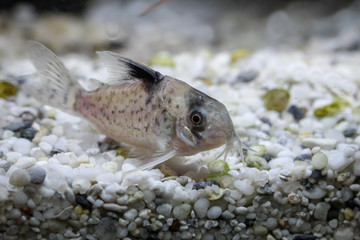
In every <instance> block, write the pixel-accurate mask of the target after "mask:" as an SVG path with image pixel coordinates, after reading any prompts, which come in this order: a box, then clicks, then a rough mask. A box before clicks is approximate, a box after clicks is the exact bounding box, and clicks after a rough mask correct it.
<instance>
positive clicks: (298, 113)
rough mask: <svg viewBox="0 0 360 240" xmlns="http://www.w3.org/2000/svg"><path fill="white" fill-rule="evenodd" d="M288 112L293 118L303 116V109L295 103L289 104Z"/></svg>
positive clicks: (301, 117)
mask: <svg viewBox="0 0 360 240" xmlns="http://www.w3.org/2000/svg"><path fill="white" fill-rule="evenodd" d="M288 112H289V113H291V114H292V115H293V117H294V119H295V120H300V119H303V118H304V117H305V113H304V110H302V109H301V108H299V107H297V106H296V105H291V106H290V107H289V109H288Z"/></svg>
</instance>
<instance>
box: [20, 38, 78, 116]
mask: <svg viewBox="0 0 360 240" xmlns="http://www.w3.org/2000/svg"><path fill="white" fill-rule="evenodd" d="M27 44H28V51H29V56H30V59H31V61H32V63H33V64H34V66H35V68H36V70H37V71H38V74H39V77H40V78H39V82H38V83H35V82H33V81H29V83H27V84H26V86H25V87H26V90H27V92H29V93H30V94H31V95H32V96H33V97H35V98H36V99H38V100H39V101H41V102H42V103H44V104H47V105H50V106H53V107H56V108H59V109H61V110H64V111H69V110H73V105H74V102H75V94H76V91H77V90H78V89H81V86H80V85H79V83H78V82H77V81H76V79H75V78H74V77H73V76H72V75H71V73H70V72H69V70H68V69H66V67H65V66H64V64H63V63H62V62H61V61H60V60H59V58H58V57H57V56H56V55H55V54H54V53H53V52H52V51H51V50H50V49H48V48H47V47H45V46H44V45H42V44H41V43H39V42H35V41H28V43H27Z"/></svg>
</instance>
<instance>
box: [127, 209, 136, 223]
mask: <svg viewBox="0 0 360 240" xmlns="http://www.w3.org/2000/svg"><path fill="white" fill-rule="evenodd" d="M137 216H138V211H137V210H136V209H134V208H132V209H129V210H127V211H126V212H125V213H124V218H125V219H126V220H129V221H133V220H134V219H135V218H136V217H137Z"/></svg>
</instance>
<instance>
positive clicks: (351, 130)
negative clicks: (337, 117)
mask: <svg viewBox="0 0 360 240" xmlns="http://www.w3.org/2000/svg"><path fill="white" fill-rule="evenodd" d="M356 133H357V130H356V128H354V127H350V128H347V129H345V130H344V131H343V134H344V136H345V137H349V138H352V137H355V136H356Z"/></svg>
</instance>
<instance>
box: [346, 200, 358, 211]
mask: <svg viewBox="0 0 360 240" xmlns="http://www.w3.org/2000/svg"><path fill="white" fill-rule="evenodd" d="M345 205H346V207H349V208H351V209H354V208H356V207H359V205H358V204H357V203H356V202H355V200H354V199H350V200H348V201H347V202H345Z"/></svg>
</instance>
